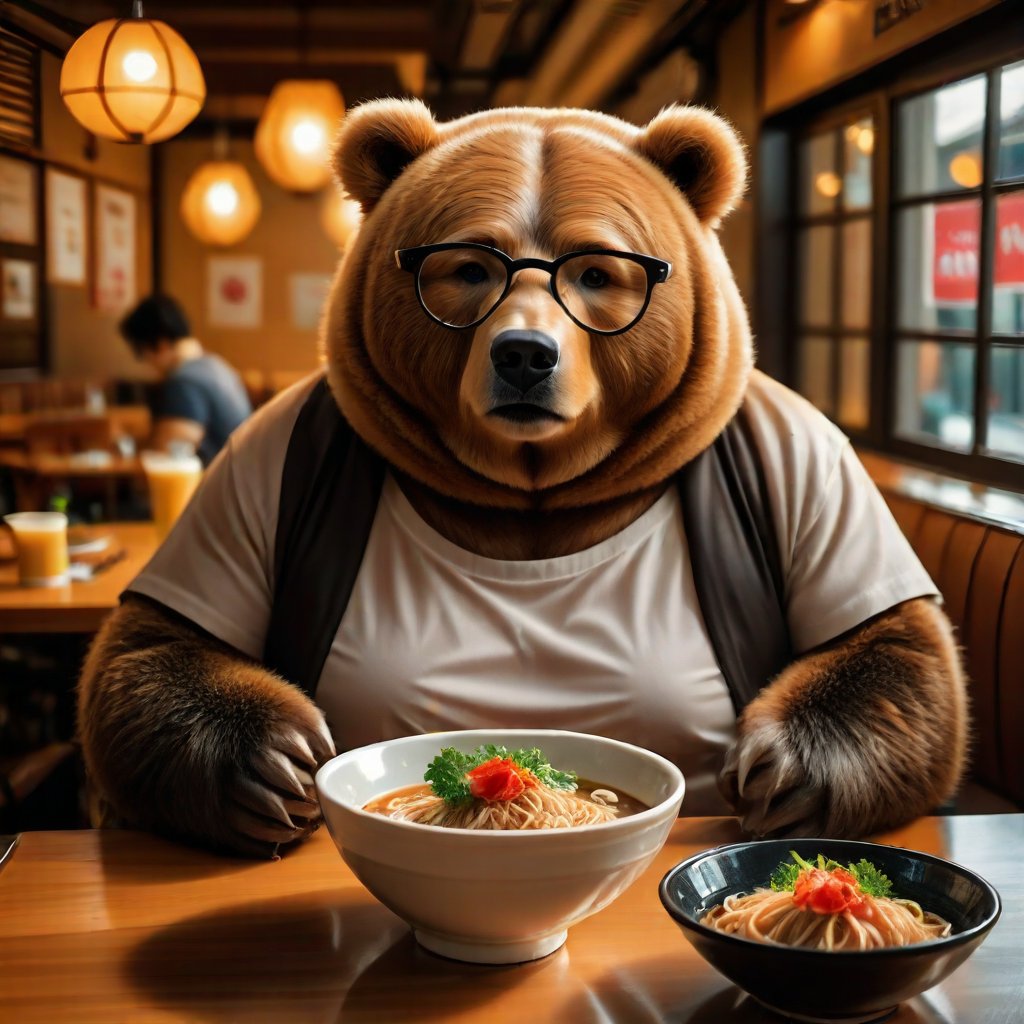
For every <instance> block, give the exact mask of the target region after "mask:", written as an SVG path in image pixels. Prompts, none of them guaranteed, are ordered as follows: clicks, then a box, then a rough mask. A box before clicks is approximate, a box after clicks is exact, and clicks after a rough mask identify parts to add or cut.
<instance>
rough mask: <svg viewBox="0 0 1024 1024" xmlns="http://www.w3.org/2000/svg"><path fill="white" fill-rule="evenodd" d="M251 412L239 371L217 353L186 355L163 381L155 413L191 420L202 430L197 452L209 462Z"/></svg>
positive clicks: (250, 405)
mask: <svg viewBox="0 0 1024 1024" xmlns="http://www.w3.org/2000/svg"><path fill="white" fill-rule="evenodd" d="M251 414H252V403H251V402H250V401H249V394H248V392H247V391H246V390H245V385H244V384H243V383H242V379H241V378H240V377H239V376H238V374H237V373H236V372H235V371H234V370H233V369H232V368H231V367H230V366H229V365H228V364H227V363H226V362H225V361H224V360H223V359H221V358H220V356H216V355H203V356H199V357H198V358H196V359H189V360H186V361H185V362H184V363H182V364H181V365H180V366H178V367H177V368H176V369H175V370H174V372H173V373H171V374H170V375H169V376H168V377H167V379H166V380H165V381H164V384H163V388H162V389H161V393H160V404H159V409H158V412H157V415H158V416H166V417H171V418H173V419H183V420H192V421H194V422H195V423H199V424H200V425H201V426H202V427H203V430H204V434H203V440H202V442H201V443H200V445H199V448H198V450H197V452H196V454H197V455H198V456H199V458H200V459H202V460H203V463H204V464H208V463H209V462H211V461H212V460H213V457H214V456H215V455H216V454H217V452H219V451H220V450H221V448H223V447H224V443H225V442H226V441H227V439H228V437H229V436H230V435H231V432H232V431H233V430H235V429H236V428H237V427H238V426H239V424H241V423H242V422H243V420H245V419H246V418H247V417H248V416H250V415H251Z"/></svg>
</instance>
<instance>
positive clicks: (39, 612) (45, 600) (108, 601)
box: [0, 523, 157, 634]
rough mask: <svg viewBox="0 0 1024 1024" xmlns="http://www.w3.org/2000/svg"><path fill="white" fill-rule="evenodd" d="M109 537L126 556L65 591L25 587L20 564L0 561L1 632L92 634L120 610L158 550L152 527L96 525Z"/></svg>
mask: <svg viewBox="0 0 1024 1024" xmlns="http://www.w3.org/2000/svg"><path fill="white" fill-rule="evenodd" d="M92 531H93V532H94V533H95V534H96V536H107V535H109V536H110V537H111V550H112V551H114V550H117V549H118V548H121V547H123V549H124V552H125V557H124V558H122V559H121V560H120V561H118V562H116V563H115V564H113V565H111V566H110V568H108V569H104V570H103V571H102V572H100V573H99V575H97V576H96V577H95V579H92V580H89V581H88V582H83V583H69V584H68V585H67V586H65V587H21V586H19V585H18V569H17V563H16V562H15V561H14V560H13V559H8V560H5V561H0V634H3V633H92V632H95V631H96V630H97V629H99V626H100V623H101V622H102V621H103V619H104V618H106V616H107V615H108V614H109V613H110V612H111V611H113V609H114V608H116V607H117V602H118V598H119V597H120V595H121V591H122V590H124V588H125V587H127V586H128V584H129V583H130V582H131V581H132V580H133V579H134V578H135V576H136V575H137V574H138V573H139V571H140V570H141V569H142V567H143V566H144V565H145V564H146V562H148V561H149V559H150V557H151V556H152V554H153V552H154V551H156V548H157V539H156V531H155V530H154V527H153V524H152V523H108V524H102V525H97V526H95V527H92Z"/></svg>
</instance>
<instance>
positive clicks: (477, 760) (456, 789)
mask: <svg viewBox="0 0 1024 1024" xmlns="http://www.w3.org/2000/svg"><path fill="white" fill-rule="evenodd" d="M495 757H500V758H510V759H511V760H513V761H514V762H515V763H516V764H517V765H519V767H520V768H525V769H526V770H527V771H530V772H532V773H533V774H534V775H535V776H536V778H537V781H538V782H542V783H543V784H544V785H545V786H549V787H550V788H551V789H564V790H568V791H572V790H575V789H576V773H575V772H560V771H558V769H557V768H552V767H551V763H550V762H549V761H548V759H547V758H546V757H545V756H544V755H543V754H542V753H541V751H540V750H539V749H538V748H537V747H532V748H530V749H529V750H527V749H526V748H522V749H520V750H512V751H510V750H509V749H508V747H499V746H495V745H494V744H493V743H488V744H486V745H484V746H481V747H477V748H476V750H475V751H473V753H472V754H464V753H463V752H462V751H461V750H456V749H455V747H444V748H443V749H442V750H441V753H440V754H439V755H438V756H437V757H435V758H434V760H433V761H431V762H430V764H429V765H428V766H427V770H426V771H425V772H424V773H423V778H424V780H425V781H426V782H429V783H430V788H431V789H432V790H433V791H434V794H435V796H439V797H440V798H441V799H442V800H444V801H445V802H446V803H449V804H459V803H464V802H465V801H466V800H469V799H470V792H469V779H468V778H467V777H466V776H467V775H468V774H469V773H470V772H471V771H472V770H473V769H474V768H478V767H479V766H480V765H482V764H483V763H484V762H485V761H490V760H492V759H493V758H495Z"/></svg>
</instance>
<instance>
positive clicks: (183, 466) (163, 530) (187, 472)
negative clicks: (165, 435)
mask: <svg viewBox="0 0 1024 1024" xmlns="http://www.w3.org/2000/svg"><path fill="white" fill-rule="evenodd" d="M139 458H140V459H141V460H142V468H143V470H144V471H145V473H146V479H147V481H148V482H149V504H150V509H151V511H152V513H153V522H154V524H155V525H156V533H157V537H158V538H159V539H160V540H163V539H164V537H166V536H167V534H168V533H170V532H171V527H172V526H173V525H174V523H175V520H177V518H178V516H180V515H181V513H182V511H183V510H184V508H185V506H186V505H187V504H188V502H189V499H190V498H191V497H192V494H193V492H194V491H195V489H196V488H197V487H198V486H199V480H200V478H201V477H202V475H203V464H202V462H201V461H200V459H199V456H197V455H172V454H168V453H167V452H143V453H142V454H141V455H140V456H139Z"/></svg>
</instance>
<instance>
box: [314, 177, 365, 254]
mask: <svg viewBox="0 0 1024 1024" xmlns="http://www.w3.org/2000/svg"><path fill="white" fill-rule="evenodd" d="M362 222H363V211H362V208H361V207H360V206H359V204H358V203H357V202H356V201H355V200H354V199H350V198H349V197H348V196H347V195H346V194H345V193H344V192H343V191H342V190H341V189H340V188H332V189H331V190H330V191H329V192H328V193H327V196H326V198H325V199H324V204H323V206H322V207H321V208H320V224H321V226H322V227H323V229H324V231H325V232H327V237H328V238H330V240H331V241H332V242H334V244H335V245H336V246H337V247H338V248H339V249H344V248H345V247H346V246H347V245H348V243H349V241H350V239H351V238H352V236H353V235H354V234H355V233H356V232H357V231H358V230H359V225H360V224H361V223H362Z"/></svg>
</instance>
